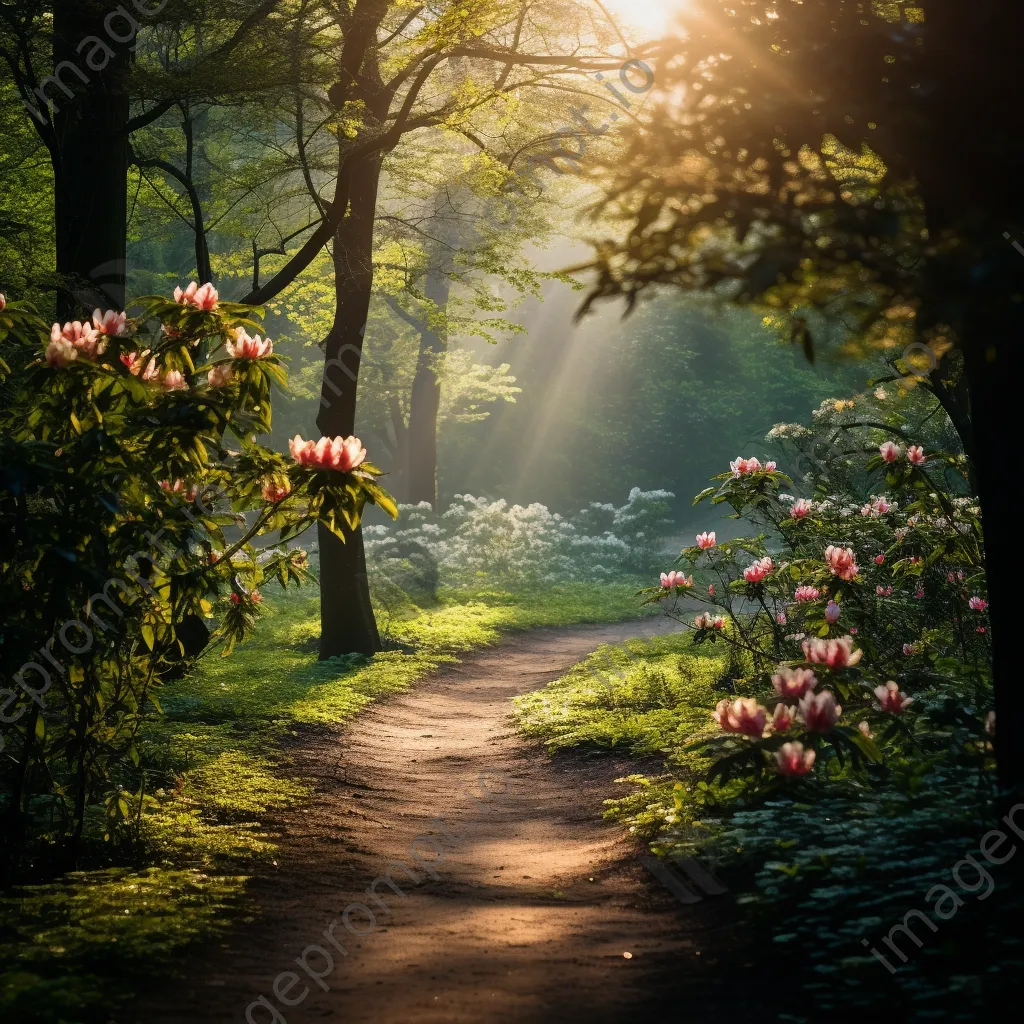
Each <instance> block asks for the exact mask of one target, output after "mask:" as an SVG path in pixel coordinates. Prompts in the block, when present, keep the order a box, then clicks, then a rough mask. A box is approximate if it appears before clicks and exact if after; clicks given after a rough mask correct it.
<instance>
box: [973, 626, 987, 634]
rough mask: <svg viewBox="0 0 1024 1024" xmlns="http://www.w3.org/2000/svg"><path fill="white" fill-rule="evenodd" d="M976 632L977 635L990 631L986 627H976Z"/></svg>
mask: <svg viewBox="0 0 1024 1024" xmlns="http://www.w3.org/2000/svg"><path fill="white" fill-rule="evenodd" d="M974 632H975V633H986V632H988V630H987V629H986V628H985V627H984V626H975V628H974Z"/></svg>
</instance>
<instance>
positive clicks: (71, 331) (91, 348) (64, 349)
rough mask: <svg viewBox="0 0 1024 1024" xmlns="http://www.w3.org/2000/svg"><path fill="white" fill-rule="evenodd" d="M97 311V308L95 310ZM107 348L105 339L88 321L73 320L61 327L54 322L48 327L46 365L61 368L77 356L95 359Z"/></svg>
mask: <svg viewBox="0 0 1024 1024" xmlns="http://www.w3.org/2000/svg"><path fill="white" fill-rule="evenodd" d="M97 312H98V310H97ZM106 350H107V343H106V340H105V339H103V338H101V337H100V332H99V331H98V330H97V329H96V328H95V327H93V325H92V324H90V323H89V322H88V321H86V322H85V323H82V322H81V321H80V320H74V321H72V322H70V323H66V324H65V325H64V326H63V327H61V325H60V324H54V325H53V327H51V328H50V344H49V345H47V346H46V354H45V357H44V358H45V359H46V365H47V366H50V367H53V368H54V369H63V368H64V367H66V366H68V365H69V364H70V363H73V362H74V361H75V360H76V359H77V358H78V357H79V356H82V357H83V358H84V359H95V358H96V357H97V356H101V355H103V353H104V352H105V351H106Z"/></svg>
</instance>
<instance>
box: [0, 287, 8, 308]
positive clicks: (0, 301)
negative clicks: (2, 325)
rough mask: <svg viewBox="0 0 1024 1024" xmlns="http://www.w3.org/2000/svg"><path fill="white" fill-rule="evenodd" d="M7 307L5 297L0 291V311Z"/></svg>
mask: <svg viewBox="0 0 1024 1024" xmlns="http://www.w3.org/2000/svg"><path fill="white" fill-rule="evenodd" d="M6 308H7V298H6V296H5V295H4V293H3V292H0V313H2V312H3V311H4V310H5V309H6Z"/></svg>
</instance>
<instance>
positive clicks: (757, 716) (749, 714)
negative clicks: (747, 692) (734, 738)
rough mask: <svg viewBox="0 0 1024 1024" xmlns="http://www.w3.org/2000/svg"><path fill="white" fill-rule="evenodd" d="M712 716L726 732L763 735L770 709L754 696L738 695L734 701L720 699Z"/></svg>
mask: <svg viewBox="0 0 1024 1024" xmlns="http://www.w3.org/2000/svg"><path fill="white" fill-rule="evenodd" d="M711 717H712V718H713V719H714V720H715V721H716V722H717V723H718V724H719V725H720V726H721V727H722V728H723V729H724V730H725V731H726V732H739V733H743V734H744V735H745V736H762V735H764V728H765V723H766V722H767V721H768V709H767V708H765V707H762V706H761V705H760V704H758V703H757V701H756V700H754V698H753V697H737V698H736V699H735V700H733V701H730V700H728V699H725V700H720V701H719V702H718V705H717V706H716V708H715V710H714V712H712V715H711Z"/></svg>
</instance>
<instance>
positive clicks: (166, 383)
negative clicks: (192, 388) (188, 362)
mask: <svg viewBox="0 0 1024 1024" xmlns="http://www.w3.org/2000/svg"><path fill="white" fill-rule="evenodd" d="M160 383H161V385H162V386H163V389H164V391H187V390H188V382H187V381H186V380H185V375H184V374H183V373H182V372H181V370H168V371H167V372H166V373H165V374H164V375H163V377H162V378H161V379H160Z"/></svg>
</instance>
